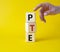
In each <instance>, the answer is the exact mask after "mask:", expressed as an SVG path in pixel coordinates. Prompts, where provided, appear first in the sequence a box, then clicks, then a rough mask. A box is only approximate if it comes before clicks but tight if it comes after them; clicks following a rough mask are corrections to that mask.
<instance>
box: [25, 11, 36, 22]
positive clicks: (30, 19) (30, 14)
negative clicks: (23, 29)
mask: <svg viewBox="0 0 60 52" xmlns="http://www.w3.org/2000/svg"><path fill="white" fill-rule="evenodd" d="M26 22H35V13H34V12H27V13H26Z"/></svg>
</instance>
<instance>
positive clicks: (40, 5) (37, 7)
mask: <svg viewBox="0 0 60 52" xmlns="http://www.w3.org/2000/svg"><path fill="white" fill-rule="evenodd" d="M40 7H42V4H39V5H37V6H36V7H35V8H34V11H36V10H37V9H39V8H40Z"/></svg>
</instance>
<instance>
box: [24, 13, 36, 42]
mask: <svg viewBox="0 0 60 52" xmlns="http://www.w3.org/2000/svg"><path fill="white" fill-rule="evenodd" d="M25 27H26V42H35V31H36V20H35V13H34V12H27V13H26V23H25Z"/></svg>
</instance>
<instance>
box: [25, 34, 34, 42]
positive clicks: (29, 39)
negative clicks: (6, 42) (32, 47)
mask: <svg viewBox="0 0 60 52" xmlns="http://www.w3.org/2000/svg"><path fill="white" fill-rule="evenodd" d="M26 42H35V34H34V33H26Z"/></svg>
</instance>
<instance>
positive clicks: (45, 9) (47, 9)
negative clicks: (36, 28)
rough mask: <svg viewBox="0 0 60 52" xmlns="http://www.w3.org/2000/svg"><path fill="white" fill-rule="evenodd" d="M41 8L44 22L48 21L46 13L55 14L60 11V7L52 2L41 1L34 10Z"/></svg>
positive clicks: (41, 16)
mask: <svg viewBox="0 0 60 52" xmlns="http://www.w3.org/2000/svg"><path fill="white" fill-rule="evenodd" d="M39 8H41V9H40V11H39V13H40V19H41V20H42V21H44V22H46V20H45V18H44V15H54V14H57V13H60V7H59V6H54V5H52V4H50V3H41V4H39V5H37V6H36V7H35V8H34V11H36V10H38V9H39Z"/></svg>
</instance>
